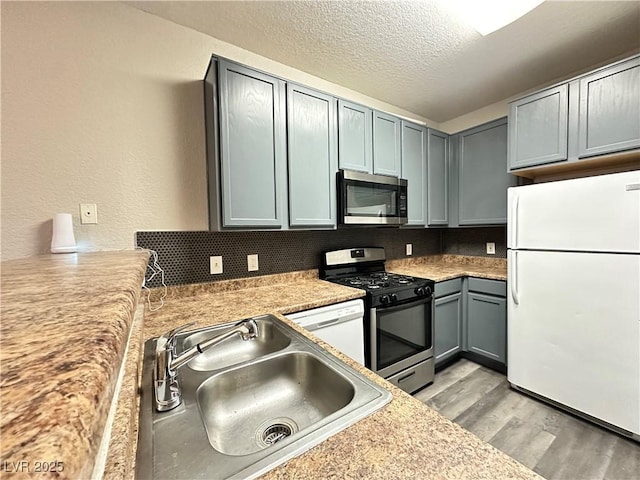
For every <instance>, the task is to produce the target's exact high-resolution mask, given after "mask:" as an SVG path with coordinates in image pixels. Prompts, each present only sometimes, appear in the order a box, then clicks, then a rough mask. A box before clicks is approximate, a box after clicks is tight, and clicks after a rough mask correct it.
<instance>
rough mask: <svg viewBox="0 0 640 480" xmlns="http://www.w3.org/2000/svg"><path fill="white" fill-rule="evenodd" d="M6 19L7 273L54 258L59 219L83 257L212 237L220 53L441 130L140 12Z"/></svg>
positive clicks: (50, 11) (109, 9) (16, 8)
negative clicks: (210, 139)
mask: <svg viewBox="0 0 640 480" xmlns="http://www.w3.org/2000/svg"><path fill="white" fill-rule="evenodd" d="M1 8H2V13H1V21H2V97H1V100H2V110H1V114H2V116H1V120H2V151H1V153H2V164H1V169H2V173H1V180H2V185H1V199H2V204H1V212H2V215H1V229H2V260H7V259H10V258H17V257H23V256H28V255H33V254H38V253H46V252H48V250H49V244H50V241H51V218H52V217H53V215H54V214H55V213H60V212H69V213H72V214H73V216H74V224H75V233H76V239H77V241H78V244H79V247H80V248H81V249H83V250H100V249H117V248H131V247H132V246H133V245H134V233H135V231H136V230H206V229H207V228H208V221H207V198H206V195H207V184H206V164H205V136H204V107H203V95H202V78H203V77H204V73H205V70H206V67H207V65H208V62H209V58H210V56H211V54H214V53H215V54H217V55H220V56H225V57H227V58H230V59H233V60H236V61H239V62H241V63H244V64H247V65H251V66H254V67H255V68H259V69H262V70H265V71H268V72H272V73H274V74H276V75H281V76H283V77H285V78H289V79H292V80H294V81H297V82H301V83H304V84H307V85H309V86H312V87H315V88H318V89H321V90H324V91H327V92H330V93H332V94H335V95H338V96H343V97H346V98H350V99H352V100H354V101H357V102H360V103H363V104H366V105H369V106H372V107H374V108H378V109H380V110H384V111H388V112H391V113H394V114H396V115H400V116H404V117H408V118H411V119H414V120H416V121H419V122H426V123H428V124H433V122H430V121H429V120H428V119H424V118H421V117H417V116H416V115H413V114H411V113H410V112H407V111H404V110H402V109H398V108H396V107H393V106H391V105H388V104H385V103H383V102H379V101H377V100H374V99H371V98H369V97H366V96H363V95H361V94H358V93H356V92H353V91H351V90H348V89H345V88H342V87H339V86H337V85H334V84H331V83H329V82H326V81H324V80H321V79H319V78H317V77H312V76H310V75H307V74H305V73H303V72H300V71H297V70H295V69H292V68H289V67H286V66H284V65H281V64H278V63H276V62H273V61H271V60H268V59H266V58H264V57H260V56H258V55H255V54H252V53H251V52H248V51H245V50H242V49H239V48H237V47H235V46H233V45H230V44H227V43H224V42H221V41H219V40H217V39H214V38H211V37H208V36H206V35H204V34H201V33H199V32H196V31H194V30H190V29H187V28H185V27H182V26H179V25H176V24H174V23H171V22H168V21H166V20H163V19H160V18H158V17H155V16H152V15H149V14H147V13H144V12H141V11H139V10H137V9H134V8H132V7H129V6H127V5H123V4H119V3H111V2H95V3H76V2H38V3H32V2H5V1H3V2H2V3H1ZM79 203H96V204H97V205H98V219H99V224H98V225H80V224H79V211H78V204H79Z"/></svg>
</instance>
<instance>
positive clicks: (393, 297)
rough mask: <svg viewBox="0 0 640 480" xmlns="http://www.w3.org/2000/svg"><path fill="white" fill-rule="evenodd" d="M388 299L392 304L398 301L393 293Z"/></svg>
mask: <svg viewBox="0 0 640 480" xmlns="http://www.w3.org/2000/svg"><path fill="white" fill-rule="evenodd" d="M389 298H390V299H391V301H392V302H397V301H398V296H397V295H396V294H395V293H392V294H391V295H389Z"/></svg>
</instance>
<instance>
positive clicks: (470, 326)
mask: <svg viewBox="0 0 640 480" xmlns="http://www.w3.org/2000/svg"><path fill="white" fill-rule="evenodd" d="M468 282H469V283H468V293H467V321H466V324H467V338H466V350H467V351H469V352H471V353H474V354H477V355H480V356H482V357H484V358H487V359H489V360H491V361H494V362H497V363H499V364H502V365H506V363H507V300H506V282H502V281H494V280H485V279H479V278H469V279H468Z"/></svg>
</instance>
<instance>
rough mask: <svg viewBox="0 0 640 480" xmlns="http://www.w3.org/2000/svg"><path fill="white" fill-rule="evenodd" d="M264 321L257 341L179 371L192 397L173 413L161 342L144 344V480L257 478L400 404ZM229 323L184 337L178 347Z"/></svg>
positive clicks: (139, 471)
mask: <svg viewBox="0 0 640 480" xmlns="http://www.w3.org/2000/svg"><path fill="white" fill-rule="evenodd" d="M255 320H256V322H258V326H259V331H260V336H261V337H260V338H258V339H256V340H255V342H256V344H257V345H255V346H252V347H249V348H247V346H246V344H251V343H252V342H253V341H252V340H249V341H241V340H240V341H237V342H234V341H233V340H232V339H230V341H229V344H227V345H225V344H224V343H222V344H220V345H217V346H215V347H213V348H212V349H211V350H209V351H210V352H211V355H210V357H208V358H207V359H205V360H202V361H200V358H198V359H196V360H199V362H197V363H196V364H195V365H192V363H193V361H192V362H190V363H189V365H188V366H187V367H185V368H182V369H181V370H180V371H179V374H178V375H179V380H180V384H181V388H182V393H183V399H184V401H183V403H182V404H181V405H180V406H178V407H177V408H176V409H174V410H171V411H168V412H157V411H156V410H155V408H154V402H153V391H152V380H153V378H152V377H153V359H154V356H153V354H154V349H155V340H150V341H148V342H147V343H146V344H145V357H144V364H143V381H142V383H143V385H142V395H141V403H140V429H139V430H140V433H139V442H138V454H137V459H136V477H137V478H153V479H160V478H162V479H165V478H166V479H178V478H180V479H183V478H203V479H216V478H243V479H244V478H255V477H256V476H259V475H261V474H263V473H265V472H267V471H269V470H271V469H272V468H274V467H275V466H277V465H279V464H281V463H283V462H285V461H286V460H288V459H290V458H293V457H295V456H298V455H300V454H301V453H303V452H305V451H307V450H309V449H310V448H312V447H313V446H314V445H317V444H318V443H320V442H322V441H323V440H325V439H327V438H328V437H330V436H331V435H333V434H335V433H337V432H339V431H340V430H343V429H344V428H346V427H348V426H350V425H352V424H353V423H355V422H357V421H358V420H360V419H362V418H364V417H366V416H367V415H369V414H371V413H372V412H374V411H375V410H377V409H379V408H380V407H382V406H383V405H385V404H386V403H388V402H389V401H390V400H391V394H390V393H389V392H388V391H387V390H385V389H383V388H381V387H379V386H377V385H376V384H375V383H373V382H371V381H370V380H369V379H368V378H366V377H365V376H363V375H361V374H360V373H359V372H357V371H356V370H354V369H352V368H351V367H349V366H348V365H346V364H345V363H343V362H342V361H340V360H339V359H337V358H336V357H334V356H333V355H331V354H329V352H327V351H326V350H324V349H323V348H321V347H319V346H318V345H316V344H315V343H313V342H312V341H311V340H309V339H308V338H306V337H305V336H303V335H301V334H300V333H298V332H296V331H295V330H294V329H292V328H291V327H289V326H288V325H286V324H285V323H283V322H281V321H280V320H278V319H277V318H276V317H273V316H271V315H264V316H260V317H256V318H255ZM226 328H228V325H225V326H221V327H215V328H210V329H205V330H202V331H198V332H196V333H194V332H186V333H182V334H179V335H178V337H177V349H178V353H179V352H180V351H181V350H184V349H186V348H188V347H189V346H190V345H194V344H196V343H197V342H198V341H201V340H203V339H205V338H208V337H209V336H212V335H215V334H216V333H217V332H221V331H223V330H224V329H226ZM223 347H227V348H226V349H225V350H227V351H226V352H225V353H224V354H223V353H222V352H221V350H220V349H222V348H223ZM216 349H219V350H218V351H216ZM206 353H208V352H205V354H203V355H201V357H203V356H204V355H206Z"/></svg>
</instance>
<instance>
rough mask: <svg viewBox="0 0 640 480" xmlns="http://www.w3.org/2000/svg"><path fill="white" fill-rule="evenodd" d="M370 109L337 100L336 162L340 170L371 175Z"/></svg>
mask: <svg viewBox="0 0 640 480" xmlns="http://www.w3.org/2000/svg"><path fill="white" fill-rule="evenodd" d="M371 120H372V113H371V109H370V108H367V107H363V106H362V105H358V104H356V103H351V102H347V101H345V100H338V162H339V166H340V168H344V169H348V170H357V171H360V172H366V173H372V172H373V162H372V156H371V147H372V145H371V131H372V127H371Z"/></svg>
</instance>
